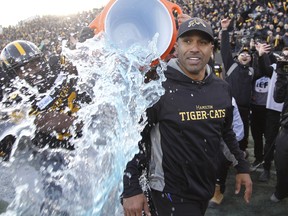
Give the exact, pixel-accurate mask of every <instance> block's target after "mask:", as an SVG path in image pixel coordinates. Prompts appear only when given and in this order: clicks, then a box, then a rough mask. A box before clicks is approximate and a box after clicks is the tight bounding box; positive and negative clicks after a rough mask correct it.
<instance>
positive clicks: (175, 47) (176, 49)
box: [174, 41, 178, 55]
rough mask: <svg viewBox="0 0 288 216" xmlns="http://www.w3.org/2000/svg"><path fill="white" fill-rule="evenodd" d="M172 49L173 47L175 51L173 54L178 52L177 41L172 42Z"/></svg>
mask: <svg viewBox="0 0 288 216" xmlns="http://www.w3.org/2000/svg"><path fill="white" fill-rule="evenodd" d="M174 49H175V52H174V54H176V55H177V54H178V42H177V41H176V42H175V44H174Z"/></svg>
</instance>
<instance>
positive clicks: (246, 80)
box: [220, 18, 254, 151]
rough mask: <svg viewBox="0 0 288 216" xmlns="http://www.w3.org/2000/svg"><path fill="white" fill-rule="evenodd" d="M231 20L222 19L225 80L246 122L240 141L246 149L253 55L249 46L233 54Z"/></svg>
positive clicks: (242, 148)
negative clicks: (230, 38) (230, 37)
mask: <svg viewBox="0 0 288 216" xmlns="http://www.w3.org/2000/svg"><path fill="white" fill-rule="evenodd" d="M230 22H231V20H230V19H228V18H226V19H223V20H221V28H222V33H221V48H220V50H221V56H222V59H223V64H224V69H225V71H226V74H225V80H226V81H227V82H228V83H229V84H230V86H231V89H232V96H233V97H234V98H235V100H236V103H237V106H238V109H239V112H240V116H241V119H242V121H243V124H244V138H243V139H242V140H240V141H239V145H240V149H241V150H242V151H245V150H246V148H247V147H248V136H249V117H250V101H251V95H252V84H253V78H254V69H253V68H252V67H250V65H251V61H252V55H251V53H250V51H249V48H248V47H245V46H244V47H243V48H241V50H240V51H239V52H238V56H237V59H236V60H235V59H234V58H233V56H232V52H231V47H230V41H229V33H228V27H229V26H230Z"/></svg>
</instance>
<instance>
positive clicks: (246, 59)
mask: <svg viewBox="0 0 288 216" xmlns="http://www.w3.org/2000/svg"><path fill="white" fill-rule="evenodd" d="M238 61H239V63H240V64H242V65H248V64H250V62H251V55H250V54H249V53H248V52H241V53H240V54H239V56H238Z"/></svg>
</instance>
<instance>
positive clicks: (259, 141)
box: [250, 104, 266, 161]
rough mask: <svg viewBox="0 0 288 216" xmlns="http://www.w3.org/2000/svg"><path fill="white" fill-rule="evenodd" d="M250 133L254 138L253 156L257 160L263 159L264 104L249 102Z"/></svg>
mask: <svg viewBox="0 0 288 216" xmlns="http://www.w3.org/2000/svg"><path fill="white" fill-rule="evenodd" d="M251 111H252V112H251V119H250V126H251V134H252V137H253V140H254V156H255V159H256V160H257V161H262V160H263V147H264V134H265V122H266V118H265V117H266V106H259V105H254V104H251Z"/></svg>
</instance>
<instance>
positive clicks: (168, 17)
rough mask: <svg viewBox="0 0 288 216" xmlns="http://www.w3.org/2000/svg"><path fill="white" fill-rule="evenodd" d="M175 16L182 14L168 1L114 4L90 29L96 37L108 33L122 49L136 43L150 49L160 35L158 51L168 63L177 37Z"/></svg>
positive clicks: (123, 0) (116, 1)
mask: <svg viewBox="0 0 288 216" xmlns="http://www.w3.org/2000/svg"><path fill="white" fill-rule="evenodd" d="M174 12H177V13H178V14H181V13H182V10H181V8H180V7H179V6H178V5H177V4H174V3H172V2H169V1H167V0H110V2H109V3H108V4H107V5H106V6H105V7H104V9H103V10H102V12H101V13H100V14H99V15H98V16H97V17H96V18H95V19H94V20H93V21H92V22H91V23H90V25H89V27H90V28H92V29H95V30H94V32H95V34H97V33H99V32H101V31H104V32H105V33H106V35H107V36H108V37H109V39H110V40H111V41H112V43H114V44H115V45H117V46H118V47H119V48H121V49H127V48H128V47H129V46H131V45H132V44H135V43H137V44H140V45H142V46H145V47H147V45H148V42H149V41H151V40H152V39H153V37H154V36H155V34H156V33H158V34H159V37H158V40H157V51H158V54H159V56H160V58H161V59H165V57H166V56H167V55H168V54H169V53H170V51H171V50H172V49H173V46H174V43H175V41H176V37H177V28H176V21H175V16H174V15H173V13H174Z"/></svg>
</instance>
